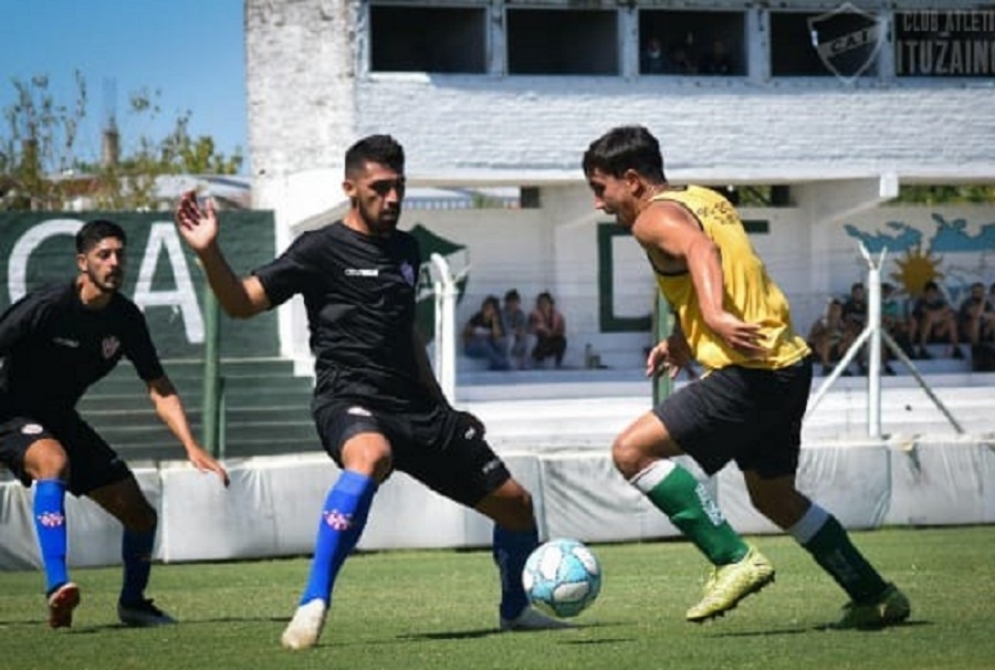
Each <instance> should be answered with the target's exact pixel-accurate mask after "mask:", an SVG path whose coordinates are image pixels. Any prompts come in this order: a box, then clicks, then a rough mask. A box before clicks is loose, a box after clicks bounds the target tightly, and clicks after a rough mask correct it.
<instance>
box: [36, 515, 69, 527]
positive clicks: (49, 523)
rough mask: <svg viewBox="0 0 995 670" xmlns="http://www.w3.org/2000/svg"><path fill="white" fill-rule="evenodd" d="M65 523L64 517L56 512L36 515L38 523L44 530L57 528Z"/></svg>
mask: <svg viewBox="0 0 995 670" xmlns="http://www.w3.org/2000/svg"><path fill="white" fill-rule="evenodd" d="M65 522H66V517H65V516H63V515H62V514H59V513H58V512H42V513H41V514H39V515H38V523H40V524H41V525H43V526H45V528H58V527H59V526H61V525H63V524H64V523H65Z"/></svg>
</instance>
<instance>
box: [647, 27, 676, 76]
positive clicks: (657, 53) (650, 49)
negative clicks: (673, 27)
mask: <svg viewBox="0 0 995 670" xmlns="http://www.w3.org/2000/svg"><path fill="white" fill-rule="evenodd" d="M671 69H672V68H671V64H670V59H668V58H667V54H665V53H664V52H663V44H662V43H661V42H660V38H658V37H655V36H653V37H650V38H649V40H647V42H646V49H645V50H644V51H643V54H642V58H640V60H639V72H640V74H666V73H668V72H670V71H671Z"/></svg>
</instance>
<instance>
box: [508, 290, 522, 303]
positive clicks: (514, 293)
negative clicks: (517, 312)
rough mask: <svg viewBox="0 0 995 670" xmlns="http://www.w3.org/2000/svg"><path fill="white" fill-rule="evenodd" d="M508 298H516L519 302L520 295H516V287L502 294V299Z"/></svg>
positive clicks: (520, 299)
mask: <svg viewBox="0 0 995 670" xmlns="http://www.w3.org/2000/svg"><path fill="white" fill-rule="evenodd" d="M509 300H517V301H518V302H521V301H522V296H520V295H518V290H517V289H510V290H509V291H508V292H507V293H505V294H504V301H505V302H508V301H509Z"/></svg>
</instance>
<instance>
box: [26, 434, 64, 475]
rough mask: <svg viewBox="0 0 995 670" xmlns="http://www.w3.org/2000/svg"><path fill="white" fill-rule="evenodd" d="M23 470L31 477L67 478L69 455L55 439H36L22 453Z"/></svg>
mask: <svg viewBox="0 0 995 670" xmlns="http://www.w3.org/2000/svg"><path fill="white" fill-rule="evenodd" d="M24 471H25V472H27V473H28V474H29V475H30V476H31V478H32V479H34V480H36V481H37V480H42V479H61V480H62V481H68V479H69V457H68V456H67V455H66V451H65V449H63V448H62V445H61V444H59V443H58V442H57V441H55V440H50V439H45V440H38V441H37V442H35V443H34V444H32V445H31V447H29V448H28V450H27V452H25V454H24Z"/></svg>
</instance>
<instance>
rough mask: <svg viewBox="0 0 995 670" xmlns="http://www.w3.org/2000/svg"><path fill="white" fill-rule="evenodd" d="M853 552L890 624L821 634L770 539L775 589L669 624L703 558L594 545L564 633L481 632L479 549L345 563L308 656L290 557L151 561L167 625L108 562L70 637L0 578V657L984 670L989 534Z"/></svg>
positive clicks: (790, 568)
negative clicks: (127, 592)
mask: <svg viewBox="0 0 995 670" xmlns="http://www.w3.org/2000/svg"><path fill="white" fill-rule="evenodd" d="M853 540H854V542H855V543H856V544H857V545H858V546H859V547H860V548H861V549H862V550H863V551H864V553H865V554H866V555H867V556H868V558H869V559H870V560H871V561H872V562H873V563H874V564H875V565H877V566H878V567H879V568H880V569H881V570H882V571H883V572H884V573H885V575H886V577H887V578H888V579H892V580H894V581H895V582H896V583H897V584H898V585H899V586H900V587H901V588H902V589H903V591H905V592H906V593H907V594H908V596H909V597H910V599H911V600H912V617H911V619H910V621H909V622H908V623H906V624H905V625H902V626H897V627H894V628H890V629H887V630H884V631H878V632H859V631H831V630H827V624H829V623H831V622H833V621H835V620H836V618H837V617H838V616H839V607H840V606H841V605H842V604H843V601H844V600H845V597H844V596H843V594H842V593H841V591H840V590H839V589H838V587H837V586H836V585H835V584H834V583H833V582H832V580H831V579H830V578H829V577H828V576H826V575H825V574H824V573H823V572H822V571H821V570H820V569H819V568H818V567H817V566H816V565H815V563H814V562H813V561H812V560H811V558H810V557H809V556H808V554H807V553H805V551H804V550H802V549H800V548H799V547H798V546H797V544H796V543H795V542H794V541H793V540H791V539H790V538H788V537H784V536H772V537H760V538H757V539H756V540H755V541H756V542H757V544H758V545H759V546H760V547H761V548H762V549H763V551H764V553H765V554H766V555H767V556H769V557H770V558H771V560H773V561H774V563H775V565H776V566H777V567H778V575H777V582H776V583H775V584H774V585H773V586H771V587H769V588H768V589H766V590H765V591H764V592H763V593H761V594H759V595H755V596H750V597H749V598H747V599H746V600H745V601H744V602H743V603H742V604H741V605H740V606H739V607H738V608H737V609H736V610H734V611H733V612H731V613H729V614H728V615H727V616H725V617H724V618H722V619H719V620H718V621H715V622H713V623H709V624H704V625H692V624H688V623H686V622H685V621H684V610H685V609H686V607H687V606H688V605H690V604H691V603H693V602H694V601H695V600H696V598H698V597H699V596H700V593H701V577H702V576H703V573H704V567H705V566H704V561H703V560H702V559H701V557H700V555H699V554H698V553H697V551H696V550H695V549H694V548H693V547H692V546H691V545H690V544H688V543H686V542H680V541H676V542H660V543H643V544H615V545H595V546H594V547H593V548H594V550H595V551H596V552H597V554H598V557H599V558H600V560H601V563H602V566H603V568H604V571H605V582H604V587H603V589H602V592H601V596H600V598H599V600H598V602H596V603H595V604H594V605H593V606H592V607H591V609H590V610H588V611H587V612H585V613H584V614H582V615H581V616H579V617H578V618H577V619H576V620H575V621H576V622H577V623H578V624H580V626H581V627H580V628H579V629H577V630H569V631H555V632H544V633H520V634H499V633H498V632H497V631H496V623H497V607H496V605H497V600H498V595H497V578H496V571H495V568H494V565H493V563H492V561H491V557H490V552H489V551H486V550H481V551H467V552H454V551H390V552H381V553H361V554H357V555H356V556H354V557H353V558H351V559H350V560H349V561H348V562H347V563H346V565H345V567H344V568H343V571H342V577H341V580H340V584H339V587H338V589H337V590H336V595H335V602H334V605H333V607H332V610H331V613H330V615H329V619H328V625H327V626H326V628H325V634H324V637H323V638H322V640H321V642H320V644H319V646H318V647H317V648H315V649H312V650H309V651H305V652H286V651H284V650H282V649H280V646H279V637H280V632H281V631H282V629H283V628H284V626H286V624H287V621H288V619H289V617H290V615H291V613H292V612H293V609H294V607H295V606H296V599H297V596H298V594H299V593H300V589H301V587H302V586H303V584H304V580H305V576H306V574H307V563H306V561H304V560H303V559H292V560H272V561H254V562H243V563H228V564H216V563H201V564H185V565H166V566H162V565H160V566H156V567H155V568H154V569H153V574H152V588H151V590H150V595H152V596H154V597H155V598H156V604H157V605H160V606H162V607H163V608H164V609H166V610H167V611H169V612H170V613H172V614H174V615H176V616H177V617H178V618H179V619H180V620H181V624H180V625H178V626H174V627H170V628H164V629H151V630H130V629H124V628H121V627H120V626H119V625H118V624H117V622H116V618H115V615H114V603H115V598H116V595H117V590H118V588H119V587H120V569H119V568H107V569H96V570H93V569H90V570H75V571H74V572H73V579H74V580H75V581H76V582H77V583H79V584H80V586H81V588H82V593H83V602H82V605H81V606H80V608H79V609H78V610H77V616H76V623H75V625H74V627H73V628H72V629H70V630H62V631H51V630H49V629H48V628H47V626H46V624H45V622H44V617H45V605H44V598H43V596H42V594H41V590H42V588H43V579H42V577H41V575H40V574H39V573H37V572H13V573H12V572H7V573H2V572H0V594H2V595H0V640H3V644H2V648H3V655H2V658H3V660H2V664H3V667H10V668H32V669H34V670H48V669H52V670H56V669H62V668H141V669H142V670H157V669H159V668H163V669H166V668H169V669H172V668H212V669H214V670H222V669H226V668H254V669H258V670H266V669H268V668H274V669H281V670H282V669H293V668H405V669H406V670H418V669H420V668H426V669H429V668H430V669H432V670H465V669H466V668H475V669H476V668H504V669H511V670H530V669H535V670H560V669H570V670H583V669H588V668H590V669H592V670H593V669H596V670H601V669H603V668H619V669H621V668H625V669H627V670H638V669H640V668H647V669H650V668H652V669H656V668H680V669H681V670H699V669H701V670H706V669H707V670H714V669H715V668H736V669H737V670H750V669H756V670H797V669H798V668H805V669H806V670H820V669H833V670H839V669H847V668H853V669H858V668H875V670H922V669H926V668H935V669H941V668H943V669H946V668H958V670H971V669H974V668H991V667H992V658H993V656H992V652H991V621H992V620H993V618H995V600H993V599H992V598H991V597H989V594H991V593H995V569H993V568H992V564H991V550H992V548H993V546H995V529H993V528H992V527H984V526H980V527H974V528H933V529H921V530H916V529H901V530H899V529H887V530H880V531H872V532H861V533H854V534H853Z"/></svg>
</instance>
